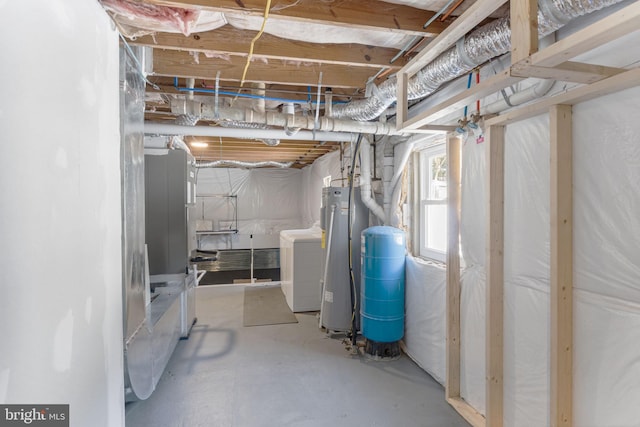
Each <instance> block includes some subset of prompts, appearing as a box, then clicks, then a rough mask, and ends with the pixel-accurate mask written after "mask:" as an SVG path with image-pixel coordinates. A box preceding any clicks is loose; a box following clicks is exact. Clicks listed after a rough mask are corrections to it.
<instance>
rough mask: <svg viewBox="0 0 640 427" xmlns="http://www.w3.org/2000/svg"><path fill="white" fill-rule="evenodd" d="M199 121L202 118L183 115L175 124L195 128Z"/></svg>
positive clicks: (177, 118)
mask: <svg viewBox="0 0 640 427" xmlns="http://www.w3.org/2000/svg"><path fill="white" fill-rule="evenodd" d="M199 120H200V117H198V116H194V115H193V114H181V115H179V116H178V117H176V120H175V122H174V123H175V124H177V125H180V126H195V125H196V124H197V123H198V121H199Z"/></svg>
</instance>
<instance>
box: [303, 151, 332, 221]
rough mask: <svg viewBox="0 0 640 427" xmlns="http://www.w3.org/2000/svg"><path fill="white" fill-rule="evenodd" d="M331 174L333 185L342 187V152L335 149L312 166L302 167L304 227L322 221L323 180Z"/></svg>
mask: <svg viewBox="0 0 640 427" xmlns="http://www.w3.org/2000/svg"><path fill="white" fill-rule="evenodd" d="M326 176H331V177H332V179H334V180H335V181H334V182H333V183H332V185H333V186H336V187H340V186H341V185H342V184H341V181H339V180H338V179H339V178H340V176H341V175H340V153H339V152H338V151H333V152H331V153H329V154H325V155H324V156H322V157H320V158H318V159H317V160H316V161H315V162H313V164H312V165H311V166H307V167H306V168H304V169H302V188H303V190H304V194H305V195H304V198H302V199H301V204H300V210H301V213H302V222H303V226H304V227H311V226H312V225H313V224H314V223H316V222H318V224H319V223H320V206H321V204H322V180H323V178H324V177H326Z"/></svg>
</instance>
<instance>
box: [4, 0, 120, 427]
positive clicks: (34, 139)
mask: <svg viewBox="0 0 640 427" xmlns="http://www.w3.org/2000/svg"><path fill="white" fill-rule="evenodd" d="M118 42H119V39H118V34H117V32H116V31H115V30H114V27H113V24H112V22H111V20H110V19H109V17H108V16H107V15H106V13H105V12H104V10H103V9H102V7H100V5H99V3H98V2H95V1H85V0H52V1H45V2H43V1H36V0H22V1H0V52H2V60H1V61H2V65H1V66H0V79H1V80H2V81H3V82H6V84H5V85H4V87H3V89H2V96H1V97H0V129H1V130H2V141H3V142H4V144H3V147H2V154H1V155H0V194H2V199H3V201H2V203H1V204H0V236H1V237H0V294H1V295H2V296H1V297H0V337H2V349H1V350H0V404H20V405H41V404H45V405H47V404H54V403H55V404H69V405H70V414H71V424H70V425H71V426H78V427H79V426H110V427H117V426H124V412H125V411H124V369H123V331H122V329H123V322H122V250H121V245H122V241H121V235H122V227H121V215H122V214H121V202H120V197H121V186H120V185H121V184H120V136H119V133H120V132H119V131H120V121H119V104H120V102H119V90H118V75H119V73H118V71H119V59H118V58H119V55H118ZM45 75H46V79H47V81H48V83H44V82H43V77H44V76H45ZM49 79H50V80H49ZM34 82H40V84H37V85H34ZM35 122H37V125H36V124H35ZM29 409H30V406H25V412H26V411H27V410H29ZM2 415H3V416H4V413H3V414H2ZM0 423H2V422H0ZM9 423H10V424H12V423H11V422H9ZM17 423H19V422H16V424H17ZM2 424H4V423H2ZM20 424H22V423H20ZM36 424H38V423H33V425H36Z"/></svg>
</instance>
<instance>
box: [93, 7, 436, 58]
mask: <svg viewBox="0 0 640 427" xmlns="http://www.w3.org/2000/svg"><path fill="white" fill-rule="evenodd" d="M101 2H102V4H103V5H104V7H105V9H107V10H108V11H109V12H110V13H111V14H112V15H113V16H114V18H115V19H116V20H117V22H118V24H119V26H120V30H121V31H122V32H123V33H124V34H125V35H127V36H128V37H134V38H135V37H140V36H142V35H145V34H152V33H155V32H159V31H162V32H171V33H182V34H184V35H185V36H189V35H190V34H191V33H196V32H202V31H211V30H215V29H217V28H220V27H222V26H224V25H226V24H227V23H228V24H229V25H232V26H233V27H235V28H238V29H242V30H254V31H258V30H259V29H260V28H261V26H262V22H263V21H264V18H263V17H262V16H260V15H249V14H246V13H244V11H243V10H238V12H237V13H221V12H213V11H209V10H200V9H188V8H177V7H168V6H160V5H153V4H148V3H140V2H137V1H133V0H101ZM389 3H397V4H405V5H408V6H412V7H417V8H420V9H425V10H437V9H439V8H440V7H441V6H442V5H444V4H445V3H446V1H443V0H437V1H433V2H432V1H429V2H422V1H416V0H395V1H393V2H389ZM293 6H295V5H293ZM271 10H272V11H274V10H276V7H274V8H272V9H271ZM254 12H255V11H254ZM384 12H385V11H381V13H384ZM264 31H265V33H267V34H271V35H274V36H277V37H281V38H285V39H292V40H299V41H305V42H310V43H325V44H328V43H357V44H363V45H369V46H380V47H389V48H398V49H399V48H401V47H403V46H404V45H406V44H407V42H409V41H410V40H411V39H412V37H411V36H406V35H402V34H399V33H394V32H390V31H389V30H387V29H384V28H381V29H379V30H378V29H373V28H367V29H362V28H354V27H347V26H345V27H336V26H332V25H326V24H321V23H314V22H310V21H308V20H300V21H297V22H296V21H291V20H286V21H285V20H281V19H279V18H278V16H277V14H271V15H270V17H269V19H268V20H267V24H266V26H265V28H264ZM212 51H215V49H212Z"/></svg>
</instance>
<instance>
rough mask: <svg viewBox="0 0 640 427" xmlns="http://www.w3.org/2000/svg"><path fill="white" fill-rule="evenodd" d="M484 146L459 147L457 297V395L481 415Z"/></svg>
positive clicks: (472, 143)
mask: <svg viewBox="0 0 640 427" xmlns="http://www.w3.org/2000/svg"><path fill="white" fill-rule="evenodd" d="M485 168H486V164H485V146H484V144H476V142H475V140H474V139H473V138H468V139H467V140H466V141H465V142H464V143H463V146H462V185H461V188H462V212H461V218H460V220H461V222H460V243H461V249H462V256H463V258H464V261H465V264H466V268H465V270H464V271H463V272H462V275H461V278H460V279H461V287H462V290H461V296H460V324H461V330H460V395H461V396H462V397H463V398H464V399H465V400H466V401H467V402H468V403H469V404H470V405H471V406H473V407H474V408H476V410H478V411H479V412H481V413H484V408H485V398H484V377H485V357H484V356H485V298H484V295H485V269H484V259H485V231H484V230H485V218H486V214H485Z"/></svg>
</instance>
